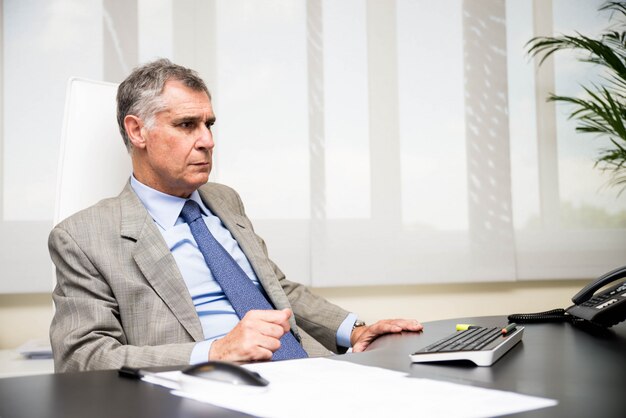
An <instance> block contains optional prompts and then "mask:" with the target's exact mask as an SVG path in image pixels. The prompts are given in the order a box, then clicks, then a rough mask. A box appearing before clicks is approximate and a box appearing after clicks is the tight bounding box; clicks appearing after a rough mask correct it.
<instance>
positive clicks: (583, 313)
mask: <svg viewBox="0 0 626 418" xmlns="http://www.w3.org/2000/svg"><path fill="white" fill-rule="evenodd" d="M621 279H624V280H621ZM614 282H617V283H615V284H614V285H613V286H611V287H609V288H607V289H603V290H601V291H599V290H600V289H602V288H604V287H605V286H607V285H609V284H611V283H614ZM572 302H574V305H572V306H570V307H569V308H567V309H553V310H551V311H546V312H538V313H531V314H512V315H509V317H508V319H509V321H512V322H517V323H524V322H526V323H528V322H560V321H571V322H580V321H589V322H591V323H593V324H596V325H600V326H602V327H611V326H613V325H615V324H618V323H620V322H622V321H624V320H625V319H626V266H623V267H620V268H617V269H615V270H612V271H609V272H608V273H606V274H604V275H602V276H600V277H599V278H598V279H596V280H594V281H593V282H591V283H589V284H588V285H587V286H585V287H584V288H582V289H581V290H580V292H578V293H576V294H575V295H574V297H572Z"/></svg>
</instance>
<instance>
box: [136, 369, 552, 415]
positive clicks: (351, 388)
mask: <svg viewBox="0 0 626 418" xmlns="http://www.w3.org/2000/svg"><path fill="white" fill-rule="evenodd" d="M245 367H247V368H249V369H251V370H254V371H257V372H258V373H260V374H261V375H262V376H263V377H264V378H266V379H267V380H269V381H270V385H269V386H268V388H267V390H265V391H261V392H258V393H254V392H253V393H250V392H249V391H248V392H245V388H243V391H242V392H238V391H237V390H234V388H233V386H232V385H227V386H229V387H226V388H225V389H224V390H219V388H218V389H214V388H213V387H212V388H211V390H196V389H194V390H193V391H187V390H186V391H183V390H182V389H178V390H177V389H176V388H175V387H174V386H173V385H171V384H169V385H164V386H167V387H170V388H172V389H174V391H173V392H172V393H174V394H176V395H178V396H183V397H186V398H192V399H196V400H198V401H201V402H206V403H210V404H213V405H217V406H221V407H224V408H228V409H232V410H236V411H241V412H245V413H248V414H252V415H257V416H260V417H275V418H281V417H289V418H291V417H294V416H298V417H316V418H318V417H321V416H358V417H359V418H363V417H380V416H383V417H385V416H388V417H414V416H427V417H446V418H450V417H492V416H495V415H504V414H511V413H516V412H522V411H529V410H533V409H539V408H545V407H549V406H554V405H556V404H557V402H556V401H555V400H552V399H546V398H539V397H535V396H527V395H522V394H518V393H514V392H504V391H500V390H493V389H484V388H480V387H475V386H466V385H459V384H456V383H449V382H442V381H437V380H431V379H420V378H411V377H409V376H408V375H407V374H406V373H401V372H396V371H392V370H387V369H382V368H378V367H369V366H362V365H358V364H354V363H348V362H344V361H335V360H329V359H323V358H312V359H302V360H291V361H284V362H270V363H259V364H250V365H246V366H245ZM180 374H181V373H180V372H165V373H159V374H158V375H159V376H163V377H168V378H170V379H171V378H174V379H176V378H177V376H178V377H180ZM144 380H146V381H149V382H152V383H157V384H161V383H162V382H159V381H158V378H156V377H146V378H144Z"/></svg>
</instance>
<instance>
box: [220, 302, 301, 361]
mask: <svg viewBox="0 0 626 418" xmlns="http://www.w3.org/2000/svg"><path fill="white" fill-rule="evenodd" d="M291 314H292V312H291V310H290V309H283V310H282V311H260V310H257V311H249V312H248V313H247V314H246V315H245V316H244V317H243V318H242V319H241V321H239V323H238V324H237V326H235V328H233V329H232V331H230V332H229V333H228V334H226V335H225V336H224V337H223V338H220V339H219V340H216V341H214V342H213V344H212V345H211V352H210V353H209V360H228V361H262V360H269V359H271V358H272V354H274V352H275V351H276V350H278V349H279V348H280V338H281V337H282V336H283V335H284V334H285V333H287V332H289V329H290V326H289V318H290V317H291Z"/></svg>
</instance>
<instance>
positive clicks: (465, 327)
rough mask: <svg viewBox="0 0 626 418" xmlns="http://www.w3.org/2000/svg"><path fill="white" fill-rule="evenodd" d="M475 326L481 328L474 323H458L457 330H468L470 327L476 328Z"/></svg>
mask: <svg viewBox="0 0 626 418" xmlns="http://www.w3.org/2000/svg"><path fill="white" fill-rule="evenodd" d="M475 328H481V327H479V326H478V325H472V324H456V330H457V331H467V330H468V329H475Z"/></svg>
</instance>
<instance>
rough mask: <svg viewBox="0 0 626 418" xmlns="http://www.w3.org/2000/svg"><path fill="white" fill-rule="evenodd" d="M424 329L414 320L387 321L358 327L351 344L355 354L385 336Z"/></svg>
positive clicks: (351, 338) (353, 332) (351, 337)
mask: <svg viewBox="0 0 626 418" xmlns="http://www.w3.org/2000/svg"><path fill="white" fill-rule="evenodd" d="M423 328H424V327H423V326H422V324H420V323H419V322H417V321H416V320H414V319H385V320H382V321H378V322H376V323H374V324H372V325H366V326H363V327H357V328H355V329H354V330H353V331H352V335H351V336H350V342H351V343H352V351H353V352H355V353H358V352H361V351H365V349H366V348H367V347H368V346H369V345H370V343H371V342H372V341H374V340H375V339H376V338H378V337H380V336H381V335H384V334H392V333H397V332H402V331H413V332H418V331H421V330H422V329H423Z"/></svg>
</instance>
